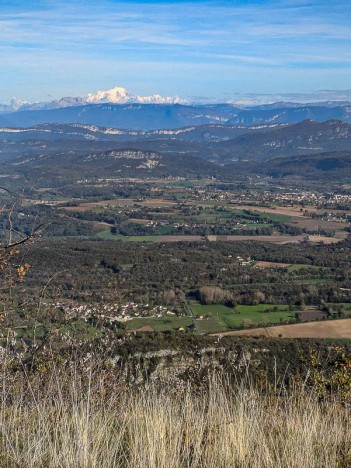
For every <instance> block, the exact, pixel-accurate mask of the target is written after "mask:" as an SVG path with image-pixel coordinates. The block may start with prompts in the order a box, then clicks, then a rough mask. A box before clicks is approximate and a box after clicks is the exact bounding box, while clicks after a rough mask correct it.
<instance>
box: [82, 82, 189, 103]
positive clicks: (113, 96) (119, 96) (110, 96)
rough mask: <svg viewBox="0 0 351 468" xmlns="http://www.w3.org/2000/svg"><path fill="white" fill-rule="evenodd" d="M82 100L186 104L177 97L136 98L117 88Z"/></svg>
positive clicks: (88, 101)
mask: <svg viewBox="0 0 351 468" xmlns="http://www.w3.org/2000/svg"><path fill="white" fill-rule="evenodd" d="M84 100H85V102H86V103H87V104H106V103H111V104H128V103H133V104H188V102H187V101H185V100H184V99H181V98H180V97H178V96H175V97H170V96H160V95H159V94H153V95H152V96H137V95H136V94H132V93H129V92H128V91H127V90H126V89H125V88H121V87H119V86H116V87H115V88H112V89H108V90H107V91H98V92H97V93H95V94H88V95H87V96H86V97H85V98H84Z"/></svg>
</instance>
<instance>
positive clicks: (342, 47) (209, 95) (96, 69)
mask: <svg viewBox="0 0 351 468" xmlns="http://www.w3.org/2000/svg"><path fill="white" fill-rule="evenodd" d="M350 24H351V1H350V0H328V1H326V0H316V1H313V0H310V1H308V0H256V1H250V0H220V1H215V0H213V1H206V0H205V1H200V0H197V1H195V0H193V1H184V0H174V1H168V0H154V1H147V0H143V1H138V0H123V1H117V0H95V1H92V0H84V1H80V0H71V1H60V0H33V1H32V0H30V1H28V0H1V1H0V102H2V103H6V102H8V101H9V100H10V99H11V98H12V97H14V96H16V97H17V98H20V99H26V100H28V101H31V102H33V101H48V100H51V99H54V98H55V99H56V98H60V97H62V96H84V95H86V94H88V93H89V92H96V91H97V90H103V89H109V88H112V87H115V86H122V87H125V88H127V89H128V91H130V92H132V93H134V94H138V95H150V94H155V93H159V94H161V95H168V96H175V95H178V96H181V97H183V98H186V99H189V100H192V101H195V102H211V101H219V102H225V101H230V100H234V101H239V102H252V103H254V102H272V101H274V100H291V101H301V102H308V101H312V100H325V99H333V100H343V99H345V100H347V99H349V100H351V27H350Z"/></svg>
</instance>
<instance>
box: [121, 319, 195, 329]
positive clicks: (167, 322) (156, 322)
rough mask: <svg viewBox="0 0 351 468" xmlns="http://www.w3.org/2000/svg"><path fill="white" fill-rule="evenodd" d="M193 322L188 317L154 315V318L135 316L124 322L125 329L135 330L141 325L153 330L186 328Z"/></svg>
mask: <svg viewBox="0 0 351 468" xmlns="http://www.w3.org/2000/svg"><path fill="white" fill-rule="evenodd" d="M192 324H193V319H192V318H190V317H175V316H166V317H156V318H152V317H150V318H135V319H132V320H128V322H127V323H126V325H127V330H137V329H138V328H141V327H151V328H152V329H153V330H155V331H167V330H178V329H179V328H181V327H182V328H186V327H189V326H190V325H192Z"/></svg>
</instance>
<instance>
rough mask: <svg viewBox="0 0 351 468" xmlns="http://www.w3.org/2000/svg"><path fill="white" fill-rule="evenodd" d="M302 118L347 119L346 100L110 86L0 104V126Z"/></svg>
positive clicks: (153, 125)
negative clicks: (226, 96)
mask: <svg viewBox="0 0 351 468" xmlns="http://www.w3.org/2000/svg"><path fill="white" fill-rule="evenodd" d="M306 119H310V120H315V121H317V122H324V121H326V120H331V119H332V120H336V119H337V120H341V121H343V122H347V123H351V103H349V102H322V103H311V104H299V103H291V102H277V103H272V104H264V105H259V106H238V105H235V104H233V103H224V104H190V103H189V102H187V101H186V100H184V99H182V98H180V97H178V96H176V97H169V96H166V97H164V96H160V95H159V94H154V95H151V96H138V95H136V94H133V93H130V92H129V91H127V90H126V89H125V88H122V87H115V88H112V89H109V90H107V91H98V92H97V93H90V94H88V95H86V96H84V97H63V98H61V99H58V100H54V101H51V102H37V103H29V102H27V101H21V100H17V99H13V100H12V101H11V102H10V103H9V104H0V126H1V127H32V126H34V125H40V124H46V123H56V124H83V125H95V126H101V127H111V128H124V129H127V130H143V131H147V130H156V129H176V128H179V127H184V126H199V125H207V124H218V123H220V124H225V125H232V126H233V125H234V126H237V125H241V126H253V125H272V124H292V123H297V122H300V121H302V120H306Z"/></svg>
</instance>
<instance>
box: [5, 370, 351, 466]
mask: <svg viewBox="0 0 351 468" xmlns="http://www.w3.org/2000/svg"><path fill="white" fill-rule="evenodd" d="M60 375H61V376H62V374H60ZM60 379H62V377H60V378H59V379H58V376H55V375H54V374H53V376H52V378H51V383H50V384H49V388H46V393H44V392H43V389H41V390H40V387H36V389H35V390H34V388H31V387H29V390H28V388H27V389H26V390H24V389H21V387H20V386H19V387H17V389H16V390H15V391H13V390H11V391H10V390H9V389H10V387H7V386H6V385H4V386H3V389H2V404H1V408H0V466H1V467H23V468H73V467H78V468H92V467H96V468H107V467H109V468H110V467H121V468H127V467H131V468H176V467H184V468H185V467H194V468H195V467H196V468H200V467H201V468H202V467H208V468H230V467H233V468H246V467H250V468H251V467H252V468H256V467H257V468H276V467H289V468H301V467H304V468H321V467H323V468H329V467H330V468H332V467H338V466H339V467H347V466H350V465H349V464H348V461H351V459H350V458H348V457H349V453H350V450H351V440H350V435H349V434H350V422H351V410H350V408H349V407H348V406H341V405H339V404H337V403H336V402H335V401H334V402H333V401H328V402H324V403H321V402H319V401H318V400H317V399H316V398H315V397H313V396H311V395H309V393H308V392H307V391H303V390H302V389H299V391H296V392H294V391H293V392H291V393H290V394H289V395H284V396H275V395H274V392H273V393H270V394H269V395H267V394H264V393H263V392H260V391H258V390H257V389H254V388H253V387H252V386H251V385H247V384H238V385H236V386H234V387H233V386H231V385H229V384H226V383H224V384H223V383H221V382H220V380H219V379H213V381H212V383H211V384H210V385H209V387H208V388H207V389H206V390H202V391H197V392H196V393H194V392H193V390H192V389H191V388H190V387H188V388H187V387H183V388H179V389H178V390H175V389H174V388H173V387H172V385H169V386H168V385H166V386H163V388H161V389H160V388H156V387H155V386H152V385H150V386H149V387H148V388H144V389H142V390H138V391H136V390H133V391H132V390H131V389H130V388H128V387H121V388H116V389H115V391H112V392H109V393H108V395H107V394H106V393H105V391H104V388H103V386H101V387H99V386H97V387H96V386H95V385H90V382H89V376H88V377H87V380H86V381H85V383H84V385H83V384H82V378H81V377H77V376H75V375H74V373H73V374H71V377H68V376H66V379H67V380H66V381H65V383H64V385H63V384H62V381H61V380H60ZM12 385H13V384H12ZM12 385H11V386H12ZM8 392H10V393H8Z"/></svg>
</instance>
